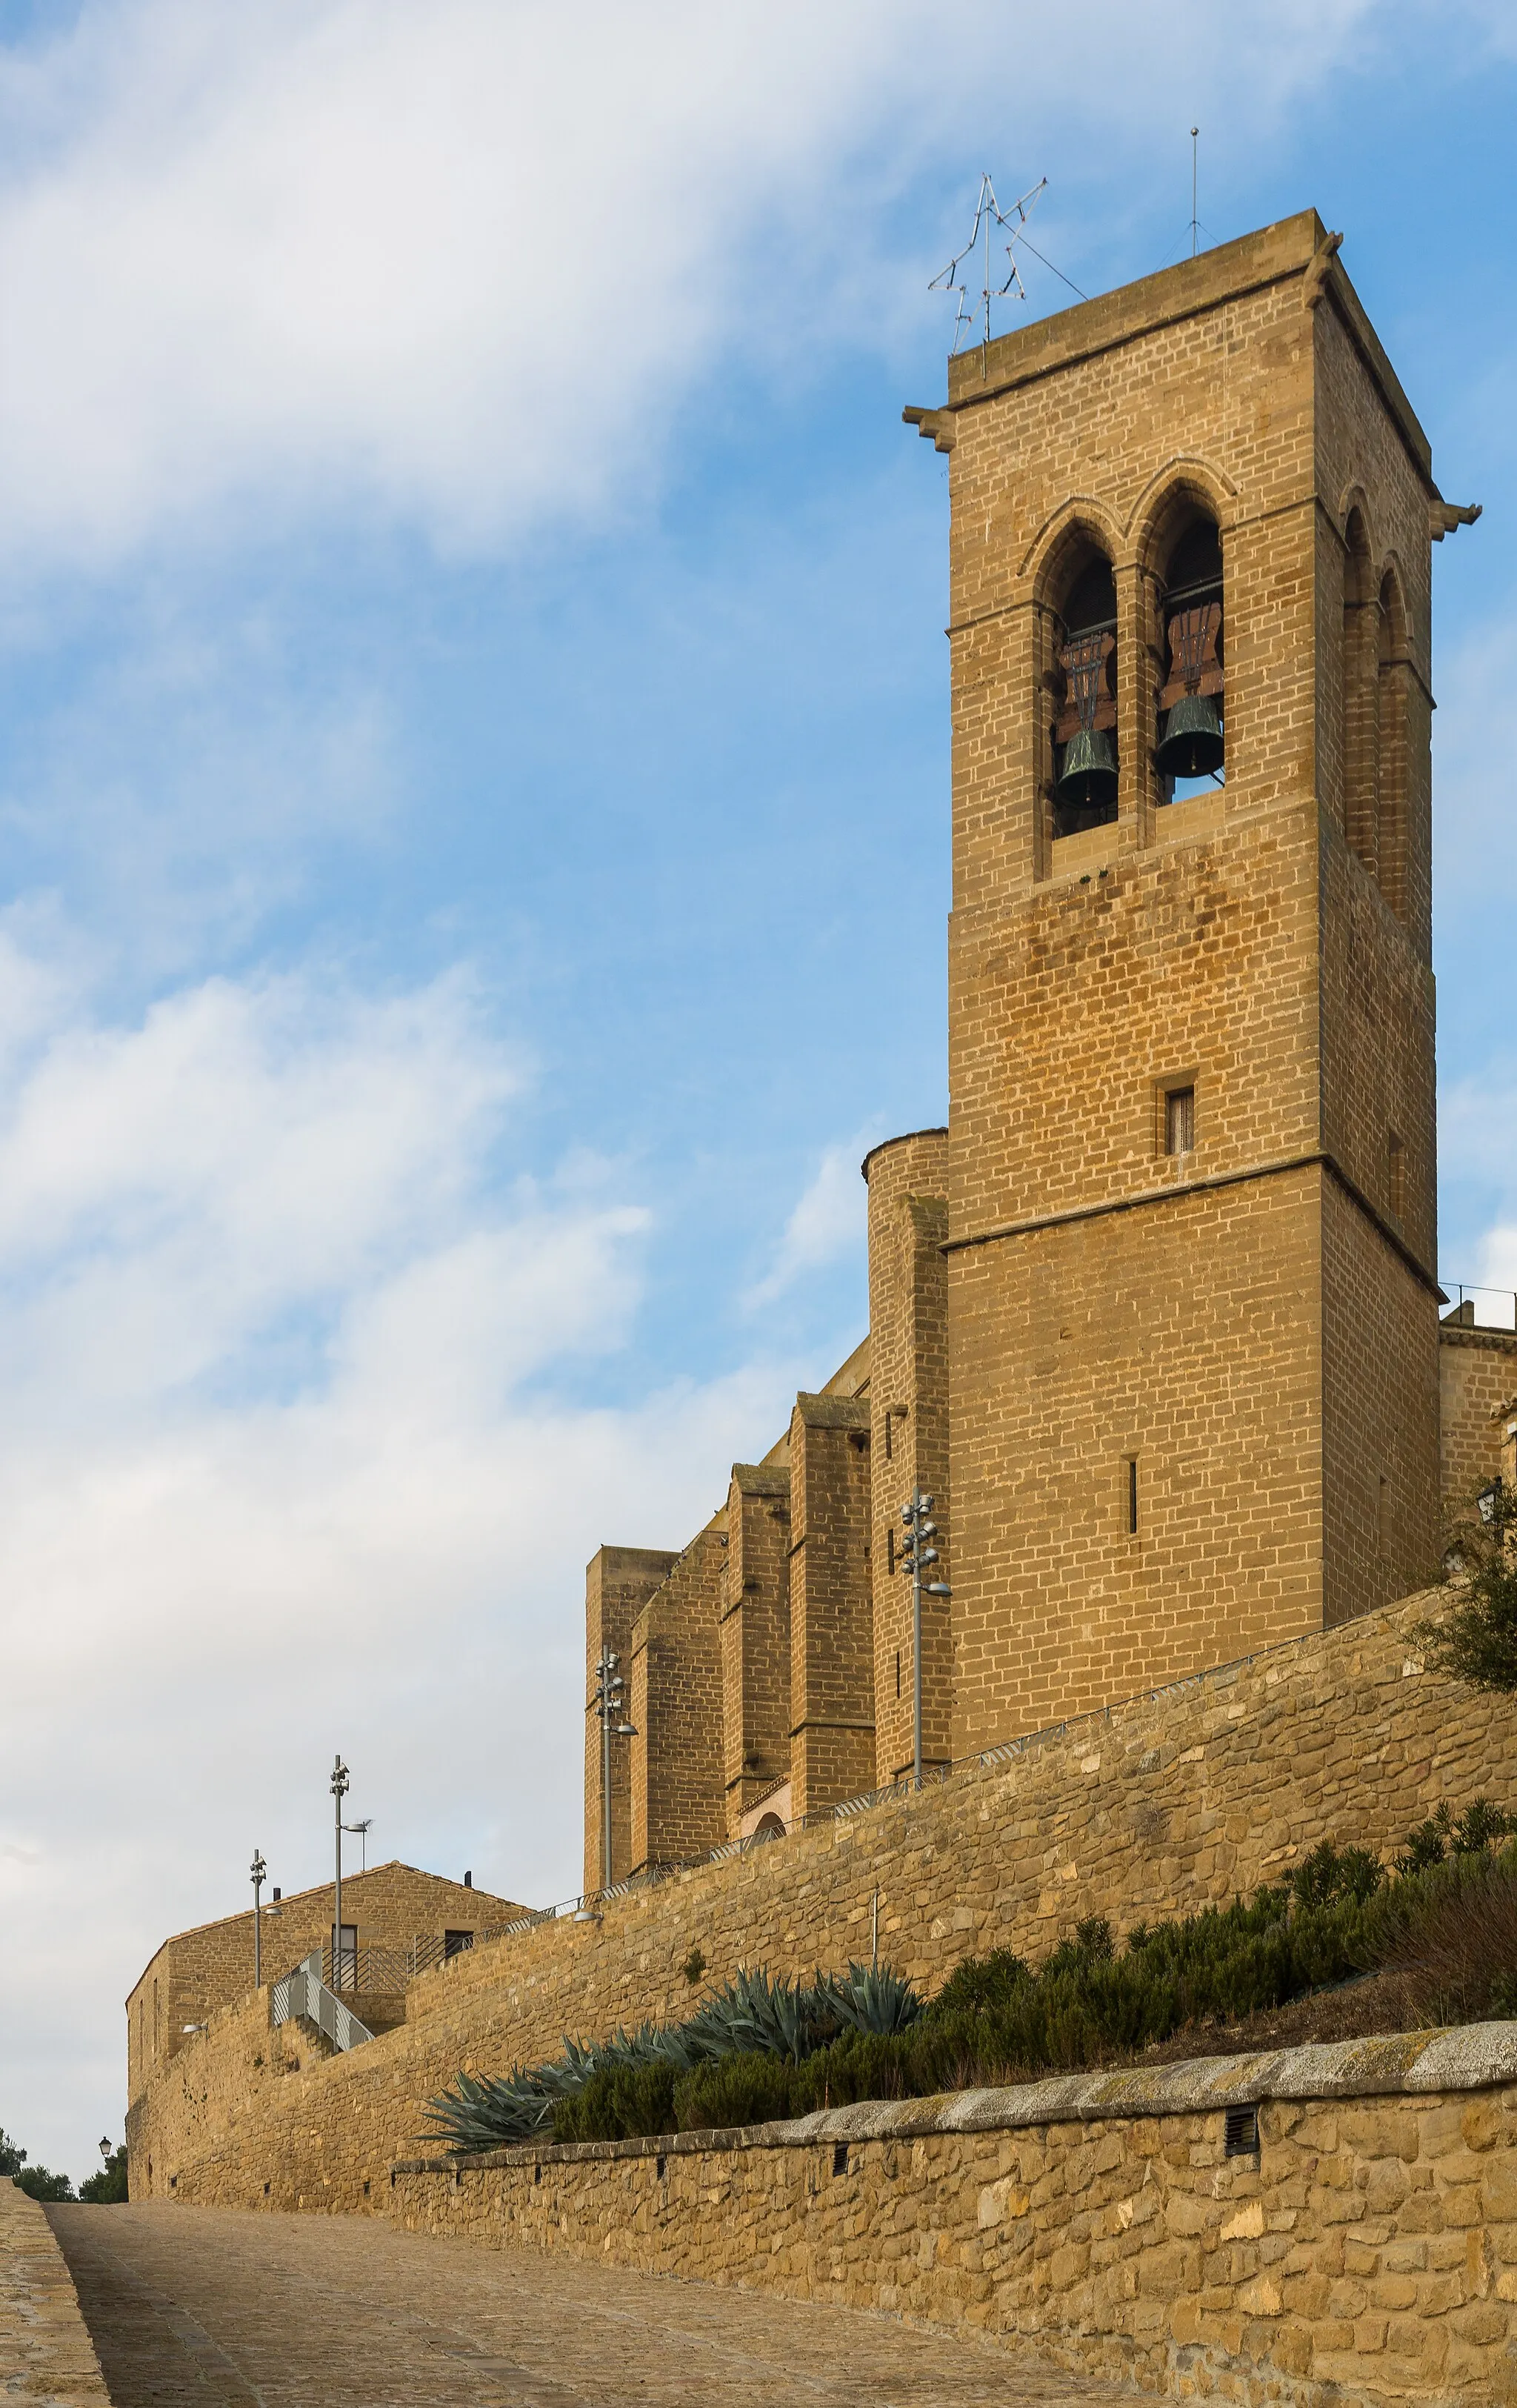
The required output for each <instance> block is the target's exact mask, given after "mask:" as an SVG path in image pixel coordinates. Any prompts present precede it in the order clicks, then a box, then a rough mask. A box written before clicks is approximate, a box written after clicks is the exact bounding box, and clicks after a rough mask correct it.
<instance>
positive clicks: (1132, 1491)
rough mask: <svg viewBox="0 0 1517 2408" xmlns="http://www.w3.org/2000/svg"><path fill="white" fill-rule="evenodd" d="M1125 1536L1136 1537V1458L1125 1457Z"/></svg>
mask: <svg viewBox="0 0 1517 2408" xmlns="http://www.w3.org/2000/svg"><path fill="white" fill-rule="evenodd" d="M1127 1535H1128V1537H1129V1538H1134V1539H1136V1538H1137V1536H1138V1457H1137V1455H1129V1456H1128V1457H1127Z"/></svg>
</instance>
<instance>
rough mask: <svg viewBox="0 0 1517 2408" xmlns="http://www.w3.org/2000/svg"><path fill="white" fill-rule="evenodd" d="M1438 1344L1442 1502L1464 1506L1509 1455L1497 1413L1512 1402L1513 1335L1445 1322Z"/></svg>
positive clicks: (1515, 1385) (1515, 1392)
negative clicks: (1462, 1504) (1461, 1326)
mask: <svg viewBox="0 0 1517 2408" xmlns="http://www.w3.org/2000/svg"><path fill="white" fill-rule="evenodd" d="M1438 1340H1439V1343H1438V1386H1439V1391H1440V1410H1439V1425H1440V1428H1441V1432H1442V1444H1443V1498H1444V1502H1445V1503H1446V1504H1459V1503H1462V1502H1463V1503H1467V1501H1468V1499H1469V1498H1471V1497H1473V1496H1474V1494H1475V1492H1476V1490H1477V1489H1479V1488H1483V1487H1484V1485H1485V1484H1486V1482H1487V1481H1488V1480H1493V1479H1494V1478H1495V1477H1496V1473H1497V1472H1498V1471H1499V1470H1500V1469H1501V1468H1502V1460H1503V1456H1504V1455H1506V1454H1508V1452H1509V1449H1508V1445H1507V1441H1506V1435H1505V1417H1504V1413H1503V1408H1504V1407H1505V1406H1507V1405H1509V1404H1510V1402H1511V1400H1512V1398H1514V1397H1517V1333H1514V1332H1513V1331H1511V1330H1510V1329H1477V1328H1475V1327H1473V1326H1468V1327H1466V1328H1460V1327H1458V1326H1453V1327H1451V1326H1449V1325H1448V1324H1447V1323H1445V1324H1444V1326H1443V1327H1442V1328H1441V1329H1440V1330H1439V1331H1438ZM1509 1469H1510V1466H1509Z"/></svg>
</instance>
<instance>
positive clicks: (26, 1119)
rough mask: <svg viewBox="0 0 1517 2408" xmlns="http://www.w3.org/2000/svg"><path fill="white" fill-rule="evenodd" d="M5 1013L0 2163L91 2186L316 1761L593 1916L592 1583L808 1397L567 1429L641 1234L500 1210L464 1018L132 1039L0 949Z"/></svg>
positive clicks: (670, 1533) (493, 1873) (514, 1098)
mask: <svg viewBox="0 0 1517 2408" xmlns="http://www.w3.org/2000/svg"><path fill="white" fill-rule="evenodd" d="M0 995H8V996H12V997H16V998H19V1006H20V1008H19V1010H18V1013H17V1017H16V1021H15V1023H14V1024H13V1025H12V1028H11V1031H10V1033H11V1035H12V1037H13V1043H12V1046H11V1049H10V1052H9V1054H8V1057H0V1429H3V1431H4V1441H5V1442H4V1445H3V1446H0V1661H3V1662H4V1663H5V1666H6V1679H5V1683H4V1684H3V1689H0V1911H3V1912H4V1914H5V1915H6V1918H7V1925H6V1928H7V1951H6V1964H7V1970H8V1976H9V1978H8V1979H7V1981H6V1982H5V1983H4V1984H3V1985H0V2065H4V2067H5V2069H6V2089H5V2095H4V2097H3V2098H0V2121H3V2122H4V2123H5V2124H6V2126H7V2129H10V2130H12V2131H16V2132H19V2134H20V2137H21V2139H22V2140H23V2141H24V2142H25V2144H26V2145H27V2146H28V2147H29V2148H30V2149H31V2150H32V2151H33V2153H34V2155H40V2156H43V2157H47V2158H49V2160H50V2162H53V2163H57V2162H58V2160H59V2158H60V2157H63V2158H64V2161H65V2162H67V2163H68V2164H69V2166H70V2168H71V2170H72V2171H74V2172H75V2173H76V2174H78V2173H79V2172H81V2171H84V2170H85V2169H84V2166H83V2164H82V2162H81V2158H82V2148H83V2144H84V2143H85V2141H86V2140H87V2139H93V2134H94V2132H95V2131H97V2130H100V2129H116V2128H119V2125H120V2113H121V2088H122V2062H121V2058H120V2052H119V2041H120V2000H121V1999H122V1996H123V1995H124V1993H125V1990H126V1988H127V1986H128V1985H129V1984H130V1982H131V1981H133V1980H134V1979H135V1978H136V1972H137V1971H138V1970H139V1968H140V1965H141V1963H142V1962H143V1961H144V1960H145V1958H146V1957H147V1956H148V1955H149V1953H150V1950H151V1948H152V1947H153V1946H155V1945H156V1944H157V1942H158V1941H159V1940H160V1939H161V1938H162V1937H163V1936H164V1934H165V1932H166V1931H167V1930H170V1929H173V1928H182V1927H183V1926H184V1925H185V1924H187V1923H192V1922H194V1921H198V1920H201V1919H204V1918H205V1917H207V1916H208V1915H211V1914H218V1913H222V1912H230V1911H232V1910H234V1909H236V1908H237V1907H239V1906H240V1905H241V1904H242V1903H243V1902H244V1899H245V1889H246V1885H245V1881H244V1879H243V1869H244V1868H245V1866H246V1863H247V1860H248V1858H249V1856H250V1854H251V1849H252V1845H253V1842H255V1841H257V1842H259V1843H260V1844H262V1846H263V1847H264V1849H265V1854H266V1856H268V1859H269V1863H270V1866H271V1869H272V1872H273V1875H274V1877H275V1878H276V1879H279V1881H281V1883H282V1884H283V1885H284V1886H286V1887H287V1888H289V1887H294V1886H296V1885H303V1884H305V1883H308V1882H310V1881H313V1880H320V1879H321V1878H322V1874H323V1871H324V1870H325V1832H326V1828H327V1827H326V1820H325V1813H324V1802H325V1800H324V1772H323V1766H324V1765H325V1764H327V1763H329V1762H330V1758H331V1752H332V1749H333V1748H334V1747H335V1746H337V1745H339V1744H340V1746H341V1747H342V1749H343V1751H344V1753H345V1754H346V1755H347V1756H348V1757H349V1759H350V1761H351V1764H352V1766H353V1770H354V1777H355V1784H356V1786H355V1790H354V1804H355V1809H356V1811H357V1812H361V1813H373V1815H374V1816H375V1830H374V1835H373V1850H372V1851H371V1853H372V1852H373V1851H378V1853H379V1855H380V1856H390V1855H397V1854H398V1855H402V1856H407V1857H408V1858H409V1859H410V1860H411V1861H420V1862H422V1863H436V1864H439V1865H440V1866H442V1867H444V1868H446V1867H447V1866H449V1865H451V1864H453V1862H454V1859H455V1858H457V1859H458V1863H457V1866H456V1868H455V1869H457V1870H462V1868H463V1865H464V1864H465V1863H467V1864H469V1865H470V1866H471V1867H472V1869H474V1870H475V1871H476V1872H477V1875H478V1877H479V1880H480V1881H481V1883H484V1884H487V1885H491V1886H494V1887H497V1888H503V1889H506V1890H507V1891H508V1894H511V1895H515V1896H525V1897H527V1898H529V1899H541V1898H544V1897H551V1896H559V1895H563V1894H564V1893H565V1891H567V1890H569V1889H571V1888H573V1887H575V1886H577V1885H578V1875H579V1866H578V1856H577V1846H578V1830H579V1819H580V1818H579V1810H578V1798H577V1791H578V1784H579V1778H580V1750H579V1742H578V1717H579V1713H580V1708H581V1704H582V1699H581V1698H580V1655H581V1646H582V1629H583V1624H582V1599H583V1566H584V1562H585V1558H586V1556H587V1555H589V1554H590V1553H591V1552H592V1551H593V1550H594V1546H595V1545H596V1544H597V1543H598V1541H601V1540H602V1539H609V1540H618V1541H626V1542H630V1543H635V1544H636V1543H644V1544H657V1543H665V1544H671V1545H679V1544H680V1543H682V1542H683V1541H684V1540H685V1539H687V1538H688V1537H689V1535H690V1533H691V1531H692V1530H693V1529H694V1528H695V1527H698V1526H699V1524H700V1522H701V1521H703V1520H704V1518H705V1516H706V1514H707V1513H708V1512H709V1511H710V1508H711V1505H712V1503H713V1502H714V1501H715V1500H716V1499H717V1498H719V1497H720V1495H721V1494H722V1493H723V1489H724V1485H725V1480H726V1470H727V1466H728V1465H729V1464H730V1463H731V1461H732V1460H733V1459H734V1457H736V1456H739V1455H745V1454H748V1453H751V1451H752V1449H753V1446H754V1444H755V1441H756V1439H757V1438H759V1437H762V1438H764V1440H765V1441H766V1439H767V1436H768V1435H769V1434H771V1433H772V1429H773V1428H774V1427H776V1426H779V1425H780V1422H781V1420H782V1418H783V1412H784V1408H785V1406H786V1404H787V1403H788V1400H789V1395H790V1393H791V1392H792V1391H793V1390H794V1385H795V1369H794V1366H791V1367H788V1368H786V1367H779V1366H774V1365H769V1366H765V1365H758V1366H755V1367H752V1368H750V1369H745V1370H743V1371H741V1372H739V1373H737V1374H736V1375H734V1376H732V1377H730V1378H727V1379H725V1380H722V1381H718V1382H715V1383H708V1384H707V1385H706V1386H704V1387H697V1386H694V1385H690V1386H687V1387H681V1388H679V1389H675V1390H672V1391H668V1392H666V1393H665V1394H663V1395H661V1396H657V1397H654V1398H650V1399H649V1400H648V1402H647V1403H646V1404H644V1405H640V1406H638V1407H637V1408H635V1409H632V1410H627V1411H615V1410H611V1409H608V1408H606V1407H602V1406H597V1405H594V1404H585V1403H582V1402H579V1401H577V1400H576V1398H575V1396H574V1395H573V1394H572V1393H571V1392H570V1391H569V1390H568V1389H567V1388H566V1387H565V1372H567V1371H569V1370H571V1369H572V1368H573V1367H574V1365H575V1364H576V1361H578V1362H579V1363H580V1365H583V1364H584V1363H586V1362H589V1363H594V1360H595V1359H596V1358H597V1357H604V1356H605V1355H608V1353H610V1352H611V1351H612V1350H614V1349H616V1348H618V1347H620V1346H622V1345H623V1344H624V1343H625V1341H626V1339H627V1336H628V1333H629V1328H630V1326H631V1321H632V1316H633V1314H634V1312H635V1311H636V1309H637V1303H638V1300H639V1297H640V1295H641V1286H642V1273H641V1261H640V1254H641V1244H642V1239H643V1234H644V1232H645V1230H646V1229H647V1227H648V1225H649V1216H648V1212H647V1210H646V1208H645V1207H644V1206H643V1205H642V1204H641V1202H640V1201H639V1200H638V1199H637V1198H636V1197H628V1196H626V1195H625V1194H624V1193H623V1192H621V1191H622V1188H623V1182H622V1180H621V1179H620V1178H619V1177H616V1176H613V1175H612V1173H611V1172H610V1171H608V1168H606V1166H604V1165H597V1164H596V1163H595V1162H594V1160H593V1159H590V1158H588V1157H584V1156H581V1157H579V1158H576V1159H575V1160H573V1161H571V1162H570V1163H569V1164H568V1165H566V1166H565V1173H564V1176H563V1177H562V1179H560V1180H558V1181H556V1182H554V1183H550V1184H547V1185H544V1184H541V1183H532V1182H529V1181H524V1180H517V1181H515V1182H514V1183H513V1182H511V1181H510V1180H509V1179H508V1177H507V1178H504V1179H503V1176H502V1170H501V1164H500V1155H501V1152H502V1150H503V1149H505V1150H506V1151H509V1147H510V1143H511V1130H512V1117H513V1114H514V1112H515V1111H517V1110H519V1108H520V1104H521V1101H522V1097H523V1094H524V1090H525V1087H526V1084H527V1079H526V1073H525V1072H524V1070H523V1068H522V1064H521V1063H520V1062H519V1061H518V1060H516V1059H515V1058H513V1056H512V1055H511V1054H509V1053H508V1051H506V1050H504V1049H503V1048H502V1047H501V1045H500V1043H499V1042H498V1040H497V1039H494V1038H493V1037H492V1035H491V1033H490V1032H489V1030H488V1028H487V1027H486V1026H485V1025H484V1024H483V1023H482V1021H481V1018H480V1016H479V1011H478V1008H477V1006H476V1003H475V1000H474V997H473V995H472V992H471V989H470V986H469V984H468V982H467V981H466V980H465V979H464V978H462V977H454V978H451V979H446V980H443V981H440V982H436V983H435V984H433V985H431V986H429V987H425V988H422V989H420V990H417V991H415V992H411V993H406V994H393V995H388V996H374V995H365V994H363V993H361V992H356V991H354V990H353V989H351V987H345V986H343V985H341V984H340V983H337V982H333V981H330V980H322V979H321V978H318V977H315V976H313V975H307V976H305V977H298V978H297V977H293V976H290V977H283V978H268V979H264V980H260V981H253V982H234V981H231V980H226V979H219V980H208V981H206V982H203V983H202V984H200V985H198V986H195V987H193V988H190V989H186V990H185V991H183V992H180V993H179V994H176V995H172V996H168V997H166V998H165V1000H163V1001H162V1002H160V1003H159V1004H158V1005H156V1006H155V1007H154V1008H153V1009H152V1010H150V1011H148V1012H147V1013H146V1014H145V1016H143V1017H142V1018H141V1019H140V1020H138V1021H136V1022H135V1023H133V1024H131V1025H118V1024H115V1023H113V1022H111V1021H110V1020H108V1019H107V1018H104V1017H102V1016H101V1015H100V1014H98V1013H97V1012H94V1011H92V1009H91V1006H90V1002H89V998H88V994H87V991H86V985H85V982H83V981H82V979H81V978H80V976H79V975H78V974H77V972H72V971H71V970H70V969H69V968H68V967H67V966H66V965H64V967H54V968H48V967H47V966H46V965H45V964H43V963H39V962H38V961H36V960H34V959H32V958H31V957H30V956H29V955H28V953H27V952H26V949H25V947H24V946H23V945H21V943H19V942H18V941H17V940H16V939H15V938H14V937H12V938H11V939H9V941H8V942H7V943H5V944H0ZM28 1015H29V1025H27V1021H28ZM23 1039H24V1041H22V1040H23ZM21 1969H24V1975H25V1978H24V1979H18V1978H17V1976H18V1974H19V1973H20V1971H21ZM65 2069H66V2076H67V2078H66V2080H65V2079H64V2071H65Z"/></svg>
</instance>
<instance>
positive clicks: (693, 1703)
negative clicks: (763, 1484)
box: [612, 1512, 727, 1872]
mask: <svg viewBox="0 0 1517 2408" xmlns="http://www.w3.org/2000/svg"><path fill="white" fill-rule="evenodd" d="M725 1520H726V1515H725V1512H722V1513H719V1514H717V1515H715V1516H714V1517H713V1519H712V1520H711V1521H710V1522H709V1523H708V1525H707V1527H706V1528H705V1529H704V1530H703V1531H702V1532H701V1533H700V1536H699V1537H698V1538H696V1539H693V1540H692V1541H691V1543H690V1545H689V1546H688V1547H687V1548H686V1549H685V1551H684V1554H683V1555H680V1556H679V1557H678V1558H677V1560H676V1561H675V1563H674V1565H673V1566H672V1568H671V1570H670V1571H669V1574H668V1577H667V1579H666V1580H665V1581H664V1582H663V1584H661V1586H660V1587H658V1588H657V1589H655V1590H654V1592H653V1595H652V1596H651V1598H649V1600H648V1603H647V1604H646V1605H645V1606H644V1608H643V1610H642V1612H641V1613H639V1614H638V1616H637V1621H636V1623H635V1624H634V1625H633V1630H632V1648H631V1659H630V1681H629V1695H630V1699H631V1712H632V1727H633V1730H634V1732H635V1733H636V1737H634V1738H633V1739H631V1740H626V1741H623V1740H613V1742H612V1757H613V1762H614V1759H615V1756H616V1755H617V1753H618V1751H619V1750H620V1749H622V1748H623V1747H625V1748H626V1750H627V1756H628V1767H629V1772H628V1777H629V1781H630V1785H631V1818H630V1835H631V1853H632V1870H633V1871H634V1872H640V1871H643V1870H644V1869H645V1868H646V1867H647V1866H649V1865H664V1864H678V1863H680V1861H681V1859H683V1858H686V1857H689V1856H704V1855H705V1854H706V1852H707V1850H708V1849H710V1848H715V1847H719V1846H720V1845H721V1843H722V1842H723V1840H724V1839H725V1837H726V1818H725V1814H724V1813H723V1738H722V1642H721V1636H720V1632H719V1629H718V1618H719V1615H720V1612H721V1603H722V1597H723V1586H724V1583H725V1579H726V1555H727V1534H726V1531H725V1529H724V1528H723V1527H722V1526H723V1523H724V1522H725Z"/></svg>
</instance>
